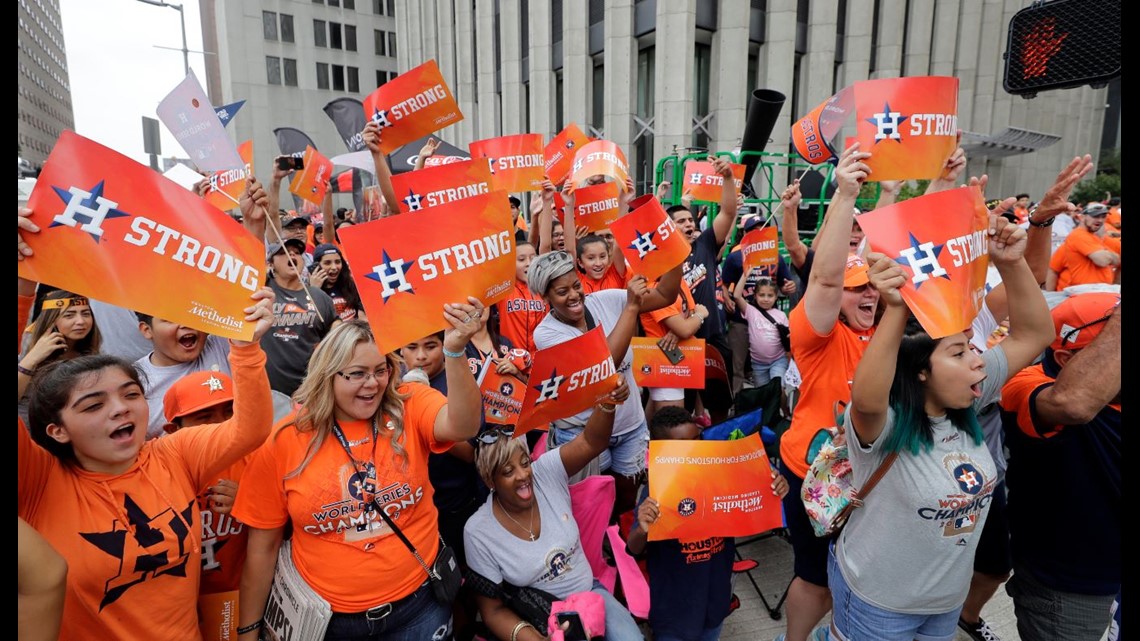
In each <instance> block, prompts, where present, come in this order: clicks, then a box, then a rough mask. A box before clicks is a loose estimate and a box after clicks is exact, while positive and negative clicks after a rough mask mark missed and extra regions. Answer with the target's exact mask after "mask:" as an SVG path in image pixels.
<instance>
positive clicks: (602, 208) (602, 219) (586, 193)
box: [574, 182, 621, 231]
mask: <svg viewBox="0 0 1140 641" xmlns="http://www.w3.org/2000/svg"><path fill="white" fill-rule="evenodd" d="M620 193H621V192H620V190H619V189H618V184H617V183H616V182H607V183H602V184H600V185H586V186H585V187H579V188H577V189H575V190H574V224H575V225H576V226H578V227H585V228H586V229H588V230H590V231H598V230H601V229H609V226H610V225H611V224H612V223H613V222H614V221H615V220H617V219H618V217H620V216H621V200H620V199H619V197H618V196H619V194H620Z"/></svg>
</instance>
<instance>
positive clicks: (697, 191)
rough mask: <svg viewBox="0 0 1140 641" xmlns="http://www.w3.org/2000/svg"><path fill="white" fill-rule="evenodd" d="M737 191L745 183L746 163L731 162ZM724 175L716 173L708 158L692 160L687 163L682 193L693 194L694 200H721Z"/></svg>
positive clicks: (738, 191)
mask: <svg viewBox="0 0 1140 641" xmlns="http://www.w3.org/2000/svg"><path fill="white" fill-rule="evenodd" d="M731 165H732V176H733V178H734V182H735V183H736V184H735V187H734V189H735V190H736V193H738V194H739V193H740V188H741V186H742V185H743V184H744V165H740V164H736V163H731ZM723 185H724V176H721V175H720V174H718V173H716V170H715V169H713V164H712V163H711V162H709V161H707V160H690V161H689V162H687V163H685V184H684V186H683V187H681V193H682V194H685V195H688V196H692V198H693V200H706V201H710V202H720V194H721V187H722V186H723Z"/></svg>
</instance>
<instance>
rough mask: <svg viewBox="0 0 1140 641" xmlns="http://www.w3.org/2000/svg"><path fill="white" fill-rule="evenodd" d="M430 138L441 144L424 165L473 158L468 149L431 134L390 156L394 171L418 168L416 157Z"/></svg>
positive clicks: (432, 165)
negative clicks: (465, 149)
mask: <svg viewBox="0 0 1140 641" xmlns="http://www.w3.org/2000/svg"><path fill="white" fill-rule="evenodd" d="M428 138H431V139H433V140H435V141H437V142H438V143H439V146H438V147H436V149H435V154H434V155H433V156H432V157H431V158H428V159H427V160H425V161H424V167H435V166H436V165H446V164H447V163H451V162H459V161H460V160H471V156H470V155H469V154H468V153H467V152H466V151H464V150H462V149H460V148H459V147H456V146H455V145H452V144H451V143H449V142H447V141H446V140H441V139H440V138H439V137H438V136H430V135H429V136H424V137H423V138H420V139H418V140H413V141H412V142H409V143H408V144H406V145H404V146H403V147H400V148H399V149H397V150H396V151H393V152H392V153H391V155H389V156H388V165H389V166H390V167H391V168H392V173H393V174H401V173H404V172H406V171H413V170H414V169H415V168H416V158H419V155H420V150H421V149H423V147H424V145H425V144H427V141H428ZM369 162H371V159H369Z"/></svg>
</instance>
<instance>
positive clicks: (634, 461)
mask: <svg viewBox="0 0 1140 641" xmlns="http://www.w3.org/2000/svg"><path fill="white" fill-rule="evenodd" d="M638 402H640V401H638ZM581 433H582V428H581V427H572V428H569V429H563V428H559V427H551V428H550V446H551V447H557V446H559V445H565V444H567V443H569V442H570V441H572V440H574V437H575V436H578V435H579V434H581ZM648 448H649V426H648V425H647V424H646V423H644V422H643V423H642V424H641V425H640V426H639V427H638V428H637V429H635V430H632V431H629V432H626V433H625V434H622V435H621V436H613V437H610V446H609V448H608V449H606V450H604V451H602V453H601V454H600V455H599V456H598V465H600V466H601V469H602V471H603V472H605V471H606V470H613V471H614V472H615V473H617V474H621V475H622V476H637V475H638V474H640V473H641V471H642V470H644V469H645V460H646V458H645V453H646V451H647V450H648Z"/></svg>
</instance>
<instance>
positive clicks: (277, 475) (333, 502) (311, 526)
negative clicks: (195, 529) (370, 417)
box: [233, 383, 451, 613]
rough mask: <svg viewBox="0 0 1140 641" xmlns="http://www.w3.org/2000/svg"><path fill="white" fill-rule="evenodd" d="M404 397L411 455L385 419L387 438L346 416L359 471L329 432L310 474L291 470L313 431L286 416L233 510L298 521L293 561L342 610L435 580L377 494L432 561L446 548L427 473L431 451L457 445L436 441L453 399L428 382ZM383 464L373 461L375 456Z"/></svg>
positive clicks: (249, 517)
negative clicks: (396, 446) (397, 443)
mask: <svg viewBox="0 0 1140 641" xmlns="http://www.w3.org/2000/svg"><path fill="white" fill-rule="evenodd" d="M400 392H401V393H403V394H409V397H408V398H407V400H405V401H404V435H403V439H402V441H401V443H402V445H403V448H404V451H405V452H406V455H407V456H406V457H404V456H398V455H397V454H396V453H395V451H394V450H393V449H392V445H391V440H390V438H389V435H390V434H391V432H389V431H388V430H386V429H385V426H386V424H387V422H388V419H387V417H386V416H385V417H381V419H380V421H379V423H378V425H379V427H380V442H379V443H373V442H372V426H371V423H370V422H368V421H346V422H344V423H342V424H341V426H340V427H341V429H342V430H343V431H344V436H345V439H346V440H347V441H348V442H349V445H350V446H351V449H352V455H353V458H354V459H356V461H357V465H358V466H359V467H360V469H361V471H362V472H363V473H364V474H365V476H366V478H364V479H361V478H359V476H358V474H357V472H356V468H355V467H354V466H353V463H352V462H351V461H349V460H348V455H346V454H345V452H344V448H342V447H341V444H340V441H339V440H337V438H336V437H335V436H334V435H332V434H329V436H328V437H327V438H326V439H325V442H324V443H323V444H322V445H321V446H320V449H318V450H317V452H316V454H314V455H313V458H312V460H310V461H309V463H308V465H306V467H305V469H304V470H303V471H301V473H299V474H297V475H295V476H292V477H290V478H285V477H286V476H287V475H289V474H290V473H291V472H293V471H294V470H296V469H297V467H298V466H299V465H300V464H301V461H303V460H304V459H305V455H306V452H307V451H308V447H309V442H310V441H311V440H312V439H313V432H311V431H309V432H299V431H297V428H296V427H295V426H294V425H293V424H292V422H293V421H294V420H295V419H296V414H295V413H294V414H291V415H290V416H288V417H286V418H285V419H283V420H282V421H281V422H280V423H278V425H277V427H275V428H274V431H273V434H272V435H271V436H270V437H269V439H268V440H267V441H266V442H265V445H264V446H263V447H262V448H261V449H259V450H258V451H257V452H256V453H255V454H254V455H253V459H252V460H251V461H250V462H249V465H248V466H246V469H245V474H244V475H242V479H241V484H240V486H239V488H240V489H239V491H238V498H237V503H236V504H235V505H234V509H233V514H234V516H235V517H236V518H237V519H238V520H240V521H241V522H242V523H245V524H246V525H248V526H250V527H255V528H262V529H274V528H279V527H283V526H284V525H285V524H286V523H290V522H291V523H292V524H293V563H295V564H296V566H297V571H298V572H300V573H301V576H302V577H304V579H305V582H306V583H308V584H309V585H310V586H311V587H312V588H313V590H315V591H316V592H317V594H319V595H321V596H322V597H323V598H324V599H325V600H327V601H328V602H329V604H330V605H331V606H332V610H333V612H342V613H351V612H362V611H364V610H367V609H368V608H371V607H373V606H376V605H379V604H381V603H388V602H391V601H397V600H399V599H401V598H403V597H406V596H408V595H409V594H411V593H412V592H415V591H416V589H417V588H418V587H419V586H420V585H422V584H423V582H424V581H426V580H427V574H425V573H424V571H423V568H421V567H420V565H419V563H417V562H416V559H415V557H413V556H412V553H411V552H410V551H409V550H408V548H406V547H405V546H404V544H403V543H401V542H400V539H399V538H398V537H396V536H395V535H393V533H392V531H391V529H390V528H388V526H387V525H386V524H385V523H384V520H383V519H382V518H380V516H379V515H378V514H376V512H375V511H373V510H372V509H369V510H368V511H365V506H370V507H371V506H373V503H372V498H373V496H374V495H378V499H379V501H380V502H381V503H382V504H383V505H384V508H385V512H386V513H387V514H388V515H389V516H390V517H391V518H392V520H393V521H395V522H396V525H397V526H399V528H400V529H401V530H402V531H403V532H404V535H405V536H407V537H408V539H409V540H410V541H411V542H412V545H414V546H415V547H416V549H417V550H418V551H419V553H420V555H421V556H422V557H423V559H424V562H426V563H427V564H428V565H429V566H430V565H431V563H432V562H433V561H434V560H435V555H436V553H437V552H438V551H439V527H438V525H437V523H436V521H437V518H438V513H437V512H436V509H435V504H434V503H433V502H432V496H433V495H434V492H433V490H432V486H431V483H430V482H429V481H428V466H427V461H428V454H430V453H432V452H435V453H441V452H446V451H447V450H448V449H449V448H450V447H451V443H449V442H446V441H437V440H436V439H435V419H436V416H437V415H438V414H439V412H440V411H441V410H442V409H443V408H444V407H445V406H446V405H447V399H446V398H445V397H444V396H443V395H442V394H440V393H439V392H437V391H435V390H433V389H432V388H430V387H428V386H427V385H422V384H419V383H407V384H405V385H402V386H401V387H400ZM372 462H375V465H376V467H375V468H373V469H371V470H370V469H369V468H370V467H371V465H369V464H370V463H372Z"/></svg>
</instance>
